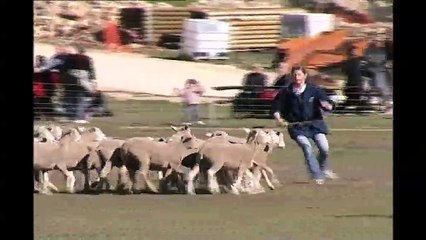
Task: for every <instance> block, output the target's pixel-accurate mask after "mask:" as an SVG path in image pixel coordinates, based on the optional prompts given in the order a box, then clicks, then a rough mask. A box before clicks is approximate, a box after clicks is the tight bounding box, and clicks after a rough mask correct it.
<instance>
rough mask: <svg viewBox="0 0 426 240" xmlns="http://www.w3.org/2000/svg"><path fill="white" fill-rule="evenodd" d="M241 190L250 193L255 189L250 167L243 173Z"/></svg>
mask: <svg viewBox="0 0 426 240" xmlns="http://www.w3.org/2000/svg"><path fill="white" fill-rule="evenodd" d="M241 185H242V186H241V191H243V192H246V193H252V192H253V191H254V190H255V187H256V183H255V179H254V175H253V173H252V172H251V171H250V169H247V170H246V171H245V172H244V174H243V179H242V183H241Z"/></svg>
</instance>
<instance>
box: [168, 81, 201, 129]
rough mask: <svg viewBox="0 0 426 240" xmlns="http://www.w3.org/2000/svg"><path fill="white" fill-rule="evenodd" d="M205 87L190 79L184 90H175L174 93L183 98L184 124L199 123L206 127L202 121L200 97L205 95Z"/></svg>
mask: <svg viewBox="0 0 426 240" xmlns="http://www.w3.org/2000/svg"><path fill="white" fill-rule="evenodd" d="M204 91H205V90H204V87H203V86H201V84H200V83H199V82H198V81H197V80H195V79H188V80H186V82H185V87H184V88H183V89H178V88H175V89H174V92H175V93H176V94H177V95H179V96H180V97H182V100H183V104H184V124H188V125H191V124H193V123H197V124H199V125H204V124H205V123H204V122H203V121H201V120H200V109H199V105H200V96H201V95H203V94H204Z"/></svg>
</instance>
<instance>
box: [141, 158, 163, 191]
mask: <svg viewBox="0 0 426 240" xmlns="http://www.w3.org/2000/svg"><path fill="white" fill-rule="evenodd" d="M139 170H140V174H141V176H142V178H143V180H144V182H145V183H146V186H147V187H148V189H149V190H150V191H151V192H153V193H158V189H157V187H156V186H155V185H154V184H153V183H152V182H151V180H149V178H148V171H149V162H148V161H146V162H141V167H140V168H139Z"/></svg>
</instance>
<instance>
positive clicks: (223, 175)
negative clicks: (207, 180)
mask: <svg viewBox="0 0 426 240" xmlns="http://www.w3.org/2000/svg"><path fill="white" fill-rule="evenodd" d="M218 174H220V175H218ZM216 176H217V178H218V179H219V180H222V182H223V184H224V185H225V187H226V191H228V190H230V189H231V188H232V183H233V182H234V170H230V169H222V171H218V173H216Z"/></svg>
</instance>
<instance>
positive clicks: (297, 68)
mask: <svg viewBox="0 0 426 240" xmlns="http://www.w3.org/2000/svg"><path fill="white" fill-rule="evenodd" d="M297 70H300V71H302V72H303V74H306V68H305V67H303V66H302V65H295V66H293V67H292V68H291V74H294V72H296V71H297Z"/></svg>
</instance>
